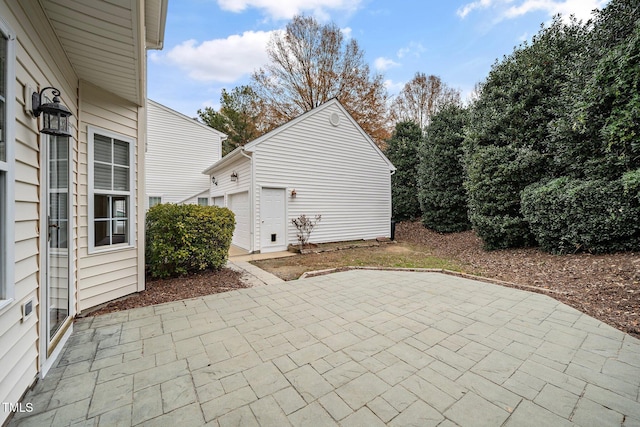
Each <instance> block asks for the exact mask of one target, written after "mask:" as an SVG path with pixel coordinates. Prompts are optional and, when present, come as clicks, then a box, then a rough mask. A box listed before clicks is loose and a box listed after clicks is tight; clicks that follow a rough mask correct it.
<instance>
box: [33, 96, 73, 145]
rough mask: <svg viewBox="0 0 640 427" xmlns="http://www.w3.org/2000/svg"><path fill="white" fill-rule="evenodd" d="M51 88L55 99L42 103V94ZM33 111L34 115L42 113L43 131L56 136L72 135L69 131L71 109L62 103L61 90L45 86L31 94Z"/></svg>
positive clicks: (38, 115)
mask: <svg viewBox="0 0 640 427" xmlns="http://www.w3.org/2000/svg"><path fill="white" fill-rule="evenodd" d="M49 89H51V93H53V101H52V102H46V103H44V104H43V103H42V95H43V93H44V91H46V90H49ZM31 108H32V110H31V112H32V114H33V116H34V117H40V114H41V113H42V129H41V130H40V132H41V133H46V134H47V135H56V136H71V133H69V117H70V116H71V111H69V109H68V108H67V107H65V106H64V105H62V104H60V91H59V90H58V89H56V88H54V87H51V86H49V87H45V88H44V89H42V90H41V91H40V93H38V92H33V94H32V95H31Z"/></svg>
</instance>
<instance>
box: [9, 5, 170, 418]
mask: <svg viewBox="0 0 640 427" xmlns="http://www.w3.org/2000/svg"><path fill="white" fill-rule="evenodd" d="M166 12H167V0H119V1H101V0H93V1H91V2H90V4H89V3H87V2H84V1H80V0H65V1H51V0H47V1H40V0H19V1H18V0H0V367H1V369H0V402H2V403H3V405H2V406H0V425H1V424H3V423H4V422H5V421H6V420H7V419H8V417H9V416H10V412H11V404H16V403H17V402H18V401H19V400H20V398H21V396H22V395H23V394H24V393H25V391H26V390H27V389H28V388H29V387H30V386H31V385H32V384H33V383H34V381H35V380H36V379H37V378H38V377H39V376H40V377H41V376H44V375H45V374H46V373H47V370H48V369H49V368H50V366H51V365H52V363H53V361H54V360H55V358H56V357H57V356H58V354H59V353H60V350H61V348H62V347H63V344H64V343H65V341H66V339H67V338H68V337H69V335H70V334H71V331H72V329H73V319H74V316H75V315H76V314H78V313H80V312H82V311H84V310H86V309H88V308H90V307H93V306H96V305H98V304H101V303H103V302H106V301H109V300H112V299H114V298H118V297H121V296H124V295H127V294H129V293H132V292H136V291H140V290H142V289H144V286H145V280H144V215H145V209H144V200H145V190H144V168H145V165H144V146H145V140H146V120H147V114H146V108H145V104H146V50H147V49H150V48H151V49H159V48H161V47H162V44H163V37H164V26H165V20H166ZM58 92H59V94H58ZM34 93H35V98H34V96H33V94H34ZM40 95H42V96H40ZM55 95H59V101H60V103H59V104H56V102H55V101H56V97H55ZM40 101H42V102H40ZM39 104H50V105H49V107H51V106H54V107H55V108H54V111H49V113H54V114H58V113H60V114H61V115H63V116H64V112H62V113H61V110H62V107H60V106H58V105H62V106H64V107H66V108H67V109H68V110H70V114H71V115H70V117H68V118H67V119H66V120H67V121H68V124H69V126H68V131H67V132H62V131H59V130H56V128H57V126H58V124H59V123H62V124H64V122H65V120H64V119H62V120H61V121H60V122H59V121H57V120H51V121H48V120H46V117H47V115H48V112H47V111H44V112H43V108H39V107H38V105H39ZM34 110H35V112H36V113H40V116H39V117H34V115H33V114H32V113H33V111H34ZM63 128H64V126H63ZM63 130H64V129H63ZM52 133H53V134H52ZM5 403H6V404H5Z"/></svg>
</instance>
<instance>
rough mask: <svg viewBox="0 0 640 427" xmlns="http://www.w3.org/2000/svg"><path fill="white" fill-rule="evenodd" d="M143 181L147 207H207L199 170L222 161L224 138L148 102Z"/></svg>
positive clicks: (205, 183)
mask: <svg viewBox="0 0 640 427" xmlns="http://www.w3.org/2000/svg"><path fill="white" fill-rule="evenodd" d="M147 121H148V128H147V152H146V159H145V165H146V169H145V180H146V188H147V199H146V205H147V207H151V206H154V205H156V204H158V203H200V204H208V203H209V178H208V177H207V176H205V175H203V174H202V170H203V169H204V168H206V167H207V166H209V165H211V164H212V163H214V162H217V161H218V160H220V158H221V157H222V141H224V140H225V139H226V138H227V136H226V135H225V134H224V133H222V132H219V131H217V130H215V129H213V128H211V127H209V126H207V125H205V124H203V123H200V122H199V121H197V120H195V119H192V118H190V117H188V116H185V115H184V114H181V113H178V112H177V111H174V110H172V109H170V108H168V107H165V106H164V105H161V104H158V103H157V102H154V101H151V100H149V102H148V108H147Z"/></svg>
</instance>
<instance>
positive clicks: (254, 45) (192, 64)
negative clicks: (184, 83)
mask: <svg viewBox="0 0 640 427" xmlns="http://www.w3.org/2000/svg"><path fill="white" fill-rule="evenodd" d="M272 33H273V32H271V31H256V32H254V31H246V32H244V33H242V34H241V35H237V34H236V35H231V36H229V37H227V38H226V39H215V40H207V41H204V42H202V43H200V44H198V43H197V42H196V41H195V40H187V41H184V42H182V43H181V44H179V45H177V46H175V47H174V48H172V49H170V50H169V51H167V53H166V54H164V55H160V54H155V55H154V56H150V59H151V60H152V61H154V62H159V61H166V62H168V63H170V64H173V65H177V66H178V67H180V68H182V69H183V70H184V71H186V73H187V75H188V76H189V77H190V78H192V79H194V80H199V81H209V82H214V81H215V82H222V83H232V82H234V81H236V80H238V79H240V78H242V77H243V76H246V75H247V74H250V73H251V72H253V71H254V70H255V69H257V68H258V67H260V66H262V65H264V64H266V63H267V62H268V57H267V53H266V46H267V43H268V41H269V39H270V37H271V34H272Z"/></svg>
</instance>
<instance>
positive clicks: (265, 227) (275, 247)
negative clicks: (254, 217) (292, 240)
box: [260, 188, 287, 252]
mask: <svg viewBox="0 0 640 427" xmlns="http://www.w3.org/2000/svg"><path fill="white" fill-rule="evenodd" d="M284 203H285V190H284V189H283V188H263V189H262V197H261V201H260V252H275V251H284V250H286V249H287V236H286V232H287V225H286V223H285V221H286V220H285V218H286V217H285V205H284Z"/></svg>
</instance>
